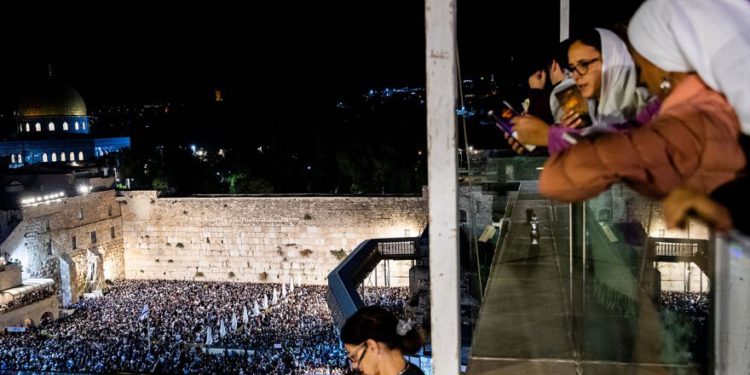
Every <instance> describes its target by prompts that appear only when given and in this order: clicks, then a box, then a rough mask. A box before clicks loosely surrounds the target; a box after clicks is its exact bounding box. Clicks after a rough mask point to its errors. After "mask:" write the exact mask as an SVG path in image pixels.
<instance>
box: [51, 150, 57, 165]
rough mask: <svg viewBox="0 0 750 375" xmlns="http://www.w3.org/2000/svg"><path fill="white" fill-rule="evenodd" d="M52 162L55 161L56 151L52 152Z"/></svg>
mask: <svg viewBox="0 0 750 375" xmlns="http://www.w3.org/2000/svg"><path fill="white" fill-rule="evenodd" d="M52 162H53V163H55V162H57V153H55V152H53V153H52Z"/></svg>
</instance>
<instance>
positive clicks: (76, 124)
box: [73, 121, 80, 130]
mask: <svg viewBox="0 0 750 375" xmlns="http://www.w3.org/2000/svg"><path fill="white" fill-rule="evenodd" d="M73 126H74V127H75V129H76V130H78V128H79V126H80V125H78V121H76V123H75V125H73Z"/></svg>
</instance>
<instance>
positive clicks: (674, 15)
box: [628, 0, 750, 134]
mask: <svg viewBox="0 0 750 375" xmlns="http://www.w3.org/2000/svg"><path fill="white" fill-rule="evenodd" d="M628 36H629V38H630V39H631V43H632V45H633V48H634V49H635V50H636V51H637V52H638V54H640V55H641V56H643V57H644V58H645V59H647V60H648V61H649V62H651V63H653V64H654V65H656V66H657V67H659V68H660V69H662V70H663V71H665V72H682V73H685V72H695V73H696V74H697V75H698V76H699V77H700V78H701V80H703V82H705V83H706V85H708V86H709V87H711V88H712V89H713V90H715V91H718V92H720V93H722V94H724V96H726V98H727V101H728V102H729V103H730V104H731V105H732V107H734V110H735V111H736V112H737V117H739V118H740V123H741V125H742V130H743V132H744V133H745V134H750V2H748V1H747V0H710V1H705V0H649V1H646V2H645V3H643V5H642V6H641V7H640V8H639V9H638V11H637V12H636V13H635V15H634V16H633V18H632V20H631V22H630V27H629V28H628ZM664 84H665V85H669V84H670V82H669V80H668V78H667V77H665V81H664Z"/></svg>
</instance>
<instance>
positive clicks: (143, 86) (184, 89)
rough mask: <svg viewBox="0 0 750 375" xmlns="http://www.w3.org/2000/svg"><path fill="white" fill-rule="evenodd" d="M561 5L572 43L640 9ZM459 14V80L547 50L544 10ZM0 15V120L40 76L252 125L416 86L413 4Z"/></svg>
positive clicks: (44, 5)
mask: <svg viewBox="0 0 750 375" xmlns="http://www.w3.org/2000/svg"><path fill="white" fill-rule="evenodd" d="M572 2H573V4H572V5H571V6H572V11H573V14H574V16H573V19H572V24H573V25H572V27H573V29H574V30H576V29H581V28H585V27H587V26H590V25H605V26H606V25H610V24H612V23H614V22H616V21H618V20H620V19H623V18H625V17H628V16H629V15H630V14H632V12H633V10H634V9H635V8H636V7H637V4H638V3H640V1H635V0H631V1H620V2H617V4H607V6H606V9H603V8H604V7H602V6H601V5H599V4H600V3H599V2H595V1H593V0H586V1H582V0H578V1H576V0H572ZM458 3H459V13H458V17H459V19H458V25H459V26H458V27H459V30H458V33H459V48H460V53H461V63H462V73H463V75H464V78H466V77H471V76H478V75H481V74H488V73H497V78H498V79H499V80H515V81H519V82H524V81H525V76H526V75H528V73H529V72H530V71H531V70H532V69H533V66H532V65H533V63H538V61H539V60H540V58H541V56H544V55H545V54H546V52H547V50H548V49H549V48H550V47H553V46H554V45H555V43H556V42H557V39H558V35H557V33H558V29H559V27H558V3H557V2H556V1H551V0H546V1H540V0H508V1H470V0H464V1H459V2H458ZM0 14H2V15H3V17H2V20H1V21H0V49H1V50H2V51H3V52H4V53H3V59H0V110H3V111H7V110H12V109H14V108H15V107H16V105H17V103H18V98H19V97H20V96H21V95H22V93H23V92H24V90H25V89H26V88H27V87H28V86H29V84H30V82H33V81H34V80H37V79H40V78H43V77H44V76H45V75H46V71H47V64H48V63H49V62H52V63H53V64H54V70H55V74H56V75H57V76H58V77H61V78H62V79H64V80H65V81H66V82H68V83H69V84H70V85H71V86H73V87H74V88H76V89H77V90H78V91H79V92H80V93H81V94H82V96H83V97H84V99H85V100H86V102H87V103H88V105H89V107H93V108H95V107H96V106H98V105H102V104H119V103H133V104H142V103H149V102H165V101H172V102H185V103H191V102H202V101H208V100H211V99H212V95H213V89H214V88H221V89H223V90H224V92H225V97H226V100H227V101H235V102H239V103H243V102H244V103H245V104H244V105H246V106H247V109H248V111H252V112H253V113H256V114H261V116H263V115H262V114H263V113H273V112H274V111H275V110H284V109H286V108H288V107H293V108H300V110H301V111H305V113H309V112H310V111H313V112H314V111H315V108H318V107H319V106H330V105H332V103H334V102H335V101H336V100H337V99H339V98H345V97H347V96H351V95H358V94H360V93H362V92H364V91H365V90H366V89H369V88H382V87H389V86H407V85H409V86H423V85H424V75H425V73H424V3H423V2H422V1H404V0H386V1H338V0H336V1H303V0H291V1H289V0H288V1H271V2H249V1H211V2H186V1H180V2H177V1H121V0H118V1H55V2H52V1H49V2H34V1H23V2H16V4H13V5H12V4H8V2H2V5H0ZM299 116H304V114H303V113H300V115H299Z"/></svg>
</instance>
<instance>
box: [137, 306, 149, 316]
mask: <svg viewBox="0 0 750 375" xmlns="http://www.w3.org/2000/svg"><path fill="white" fill-rule="evenodd" d="M144 319H148V304H145V305H143V310H141V315H140V317H138V320H144Z"/></svg>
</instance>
